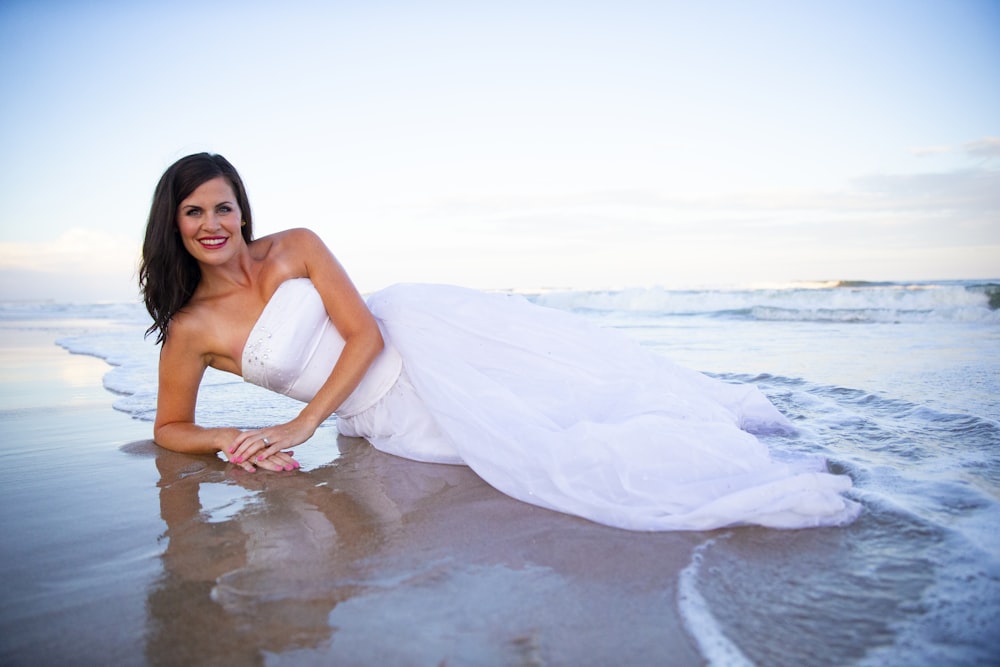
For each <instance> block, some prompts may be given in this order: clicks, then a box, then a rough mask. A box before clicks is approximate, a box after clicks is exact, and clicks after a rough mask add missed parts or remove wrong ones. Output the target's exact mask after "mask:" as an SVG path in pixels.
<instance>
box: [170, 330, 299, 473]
mask: <svg viewBox="0 0 1000 667" xmlns="http://www.w3.org/2000/svg"><path fill="white" fill-rule="evenodd" d="M199 328H200V327H198V322H197V321H191V320H189V319H187V318H185V317H183V316H180V317H175V318H174V320H173V321H172V322H171V325H170V335H168V336H167V338H166V340H165V341H164V342H163V346H162V348H161V349H160V371H159V375H160V378H159V390H158V393H157V398H156V421H155V422H154V424H153V439H154V440H155V441H156V443H157V444H158V445H160V446H161V447H165V448H166V449H170V450H173V451H175V452H184V453H187V454H215V453H216V452H218V451H222V452H223V453H224V454H225V453H226V451H227V450H228V449H229V446H230V444H231V443H232V442H233V440H234V439H235V438H236V437H237V436H239V434H240V430H239V429H236V428H203V427H201V426H198V425H196V424H195V423H194V415H195V404H196V403H197V400H198V387H199V386H200V384H201V378H202V376H203V375H204V374H205V368H207V367H208V355H207V354H205V353H202V352H199V350H198V347H199V346H198V341H199V340H200V337H199V336H198V334H199V332H198V331H197V329H199ZM227 456H228V454H227ZM230 460H231V461H232V462H233V463H236V464H237V465H240V466H241V467H242V468H244V469H245V470H247V471H249V472H253V471H254V464H252V463H251V462H249V461H246V460H243V461H237V460H235V458H232V457H230ZM256 465H260V466H261V467H264V468H267V469H269V470H286V469H287V470H290V469H292V468H294V467H297V463H296V462H295V461H294V460H292V459H291V458H290V456H289V455H288V454H283V455H282V456H280V457H275V458H274V459H273V460H268V461H261V462H257V464H256Z"/></svg>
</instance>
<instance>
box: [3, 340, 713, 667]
mask: <svg viewBox="0 0 1000 667" xmlns="http://www.w3.org/2000/svg"><path fill="white" fill-rule="evenodd" d="M47 336H50V334H40V333H39V332H36V331H31V330H30V327H24V326H22V327H21V328H19V329H11V328H5V329H2V330H0V350H2V352H0V363H2V366H0V399H2V401H3V402H2V404H0V430H2V432H3V433H4V435H5V437H4V438H3V439H2V443H0V457H2V461H3V465H2V466H0V503H2V504H0V506H2V507H3V508H4V509H5V511H4V512H3V513H2V514H0V517H2V518H0V535H2V536H3V538H2V544H0V568H2V575H3V579H4V581H5V582H6V583H7V585H6V590H5V592H4V595H3V598H2V608H0V664H4V665H28V664H56V665H58V664H73V665H91V664H119V665H145V664H151V665H198V664H212V665H218V664H239V665H255V664H265V663H266V664H270V665H311V664H318V665H326V664H338V665H442V664H443V665H608V664H623V665H648V664H670V665H681V666H683V665H697V664H702V662H703V661H702V659H701V657H700V656H699V653H698V651H697V649H696V648H695V645H694V643H693V641H692V640H691V639H690V638H689V637H688V636H687V635H686V634H685V632H684V630H683V628H682V623H681V619H680V616H679V614H678V611H677V586H678V574H679V573H680V571H681V570H682V569H683V568H684V567H685V566H686V565H688V563H690V562H691V558H692V553H693V552H694V549H695V548H696V547H697V545H698V544H700V543H702V542H704V541H705V540H706V539H707V538H708V537H710V535H706V534H704V533H634V532H628V531H622V530H617V529H613V528H607V527H604V526H600V525H597V524H593V523H590V522H588V521H585V520H583V519H578V518H574V517H570V516H565V515H561V514H558V513H555V512H551V511H548V510H544V509H540V508H536V507H532V506H529V505H526V504H523V503H520V502H518V501H515V500H512V499H510V498H507V497H506V496H503V495H502V494H500V493H498V492H496V491H495V490H493V489H492V488H490V487H489V486H488V485H486V484H485V483H483V482H482V481H481V480H480V479H479V478H478V477H477V476H476V475H475V474H474V473H472V472H471V471H470V470H468V469H467V468H464V467H455V466H443V465H433V464H423V463H417V462H413V461H408V460H404V459H399V458H396V457H393V456H390V455H387V454H383V453H381V452H378V451H376V450H374V449H373V448H371V447H370V446H369V445H368V444H367V443H366V442H365V441H363V440H358V439H352V438H344V437H338V435H337V433H336V432H335V431H334V430H332V429H323V430H321V431H320V432H319V433H318V434H317V435H316V436H315V437H314V438H313V440H312V441H310V442H309V443H307V444H305V445H302V446H300V448H299V452H298V453H299V456H300V458H301V460H302V461H303V463H304V466H303V469H302V470H300V471H297V472H295V473H267V472H257V473H254V474H248V473H245V472H243V471H241V470H237V469H234V468H232V467H230V466H228V464H226V463H225V462H223V461H222V460H220V459H217V458H213V457H207V456H205V457H201V456H186V455H181V454H176V453H172V452H168V451H165V450H163V449H160V448H158V447H156V446H155V445H154V444H153V443H152V442H151V441H150V440H149V439H148V438H149V437H150V433H151V425H150V424H149V423H146V422H139V421H135V420H132V419H130V418H129V417H128V416H127V415H125V414H122V413H119V412H116V411H114V410H113V409H112V407H111V405H112V401H113V399H114V397H113V396H112V395H111V394H110V393H108V392H107V391H105V390H104V389H103V388H102V387H101V384H100V378H101V376H102V375H103V373H104V372H105V371H106V370H107V366H106V365H105V364H104V363H103V362H101V361H99V360H97V359H92V358H89V357H81V356H74V355H70V354H69V353H67V352H66V351H64V350H63V349H61V348H59V347H57V346H56V345H55V344H54V340H53V339H52V338H51V337H47Z"/></svg>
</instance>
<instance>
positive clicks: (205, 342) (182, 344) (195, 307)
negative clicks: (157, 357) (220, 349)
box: [163, 300, 215, 363]
mask: <svg viewBox="0 0 1000 667" xmlns="http://www.w3.org/2000/svg"><path fill="white" fill-rule="evenodd" d="M214 330H215V324H214V322H213V318H212V317H211V309H210V308H209V307H208V306H207V305H204V304H201V303H199V302H198V301H194V300H193V301H191V302H189V303H188V304H187V305H185V306H184V308H182V309H181V310H180V311H178V312H177V313H175V314H174V316H173V317H172V318H171V319H170V327H169V334H168V335H167V338H166V340H164V342H163V353H179V352H183V353H184V354H185V356H202V357H204V356H206V355H207V354H208V353H209V351H210V350H211V349H212V338H213V333H212V332H213V331H214ZM206 363H207V362H206Z"/></svg>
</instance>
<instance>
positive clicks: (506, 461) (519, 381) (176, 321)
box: [139, 153, 859, 530]
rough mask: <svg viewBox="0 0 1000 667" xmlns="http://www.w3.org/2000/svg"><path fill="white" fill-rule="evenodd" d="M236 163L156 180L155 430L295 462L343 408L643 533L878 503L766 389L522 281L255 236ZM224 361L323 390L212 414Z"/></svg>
mask: <svg viewBox="0 0 1000 667" xmlns="http://www.w3.org/2000/svg"><path fill="white" fill-rule="evenodd" d="M252 232H253V225H252V219H251V215H250V205H249V202H248V200H247V196H246V191H245V189H244V187H243V183H242V181H241V180H240V177H239V175H238V174H237V172H236V170H235V169H234V168H233V167H232V165H230V164H229V163H228V162H227V161H226V160H225V159H224V158H222V157H221V156H218V155H209V154H204V153H203V154H198V155H191V156H188V157H185V158H182V159H181V160H179V161H178V162H176V163H175V164H174V165H172V166H171V167H170V168H169V169H167V171H166V172H165V173H164V175H163V177H162V178H161V180H160V183H159V184H158V186H157V188H156V193H155V195H154V198H153V205H152V209H151V212H150V217H149V222H148V225H147V228H146V239H145V243H144V245H143V259H142V264H141V268H140V276H139V278H140V285H141V287H142V290H143V294H144V297H145V302H146V306H147V308H148V309H149V312H150V314H151V315H152V317H153V325H152V326H151V327H150V329H149V331H148V332H147V333H152V332H157V335H158V342H161V343H162V348H161V356H160V385H159V394H158V399H157V413H156V422H155V425H154V437H155V439H156V442H157V443H159V444H160V445H162V446H164V447H166V448H168V449H173V450H176V451H183V452H189V453H214V452H218V451H222V452H223V453H224V454H225V455H226V456H227V457H228V458H229V460H230V461H231V462H233V463H234V464H236V465H239V466H242V467H243V468H244V469H246V470H248V471H252V470H254V469H255V468H256V467H260V468H264V469H267V470H292V469H294V468H295V467H297V466H298V464H297V463H296V462H295V460H294V459H293V458H292V455H291V451H290V449H291V448H292V447H294V446H296V445H298V444H300V443H302V442H305V441H306V440H308V439H309V438H310V437H311V436H312V434H313V433H314V432H315V430H316V428H317V427H318V426H319V424H320V423H322V422H323V421H324V420H325V419H327V418H328V417H329V416H330V415H332V414H334V413H336V414H337V425H338V430H339V431H340V432H341V433H344V434H345V435H352V436H360V437H365V438H367V439H368V440H369V441H370V442H371V443H372V444H373V445H374V446H376V447H377V448H379V449H381V450H383V451H386V452H389V453H392V454H397V455H400V456H405V457H408V458H412V459H416V460H421V461H431V462H439V463H464V464H467V465H469V466H471V467H472V468H473V470H475V471H476V472H477V473H478V474H479V475H480V476H481V477H483V478H484V479H485V480H486V481H487V482H489V483H490V484H492V485H493V486H494V487H496V488H498V489H499V490H501V491H503V492H504V493H507V494H508V495H511V496H513V497H515V498H519V499H521V500H524V501H526V502H530V503H533V504H536V505H539V506H542V507H548V508H551V509H555V510H558V511H562V512H567V513H571V514H576V515H579V516H583V517H586V518H589V519H592V520H594V521H598V522H600V523H605V524H608V525H613V526H618V527H622V528H629V529H635V530H671V529H696V530H702V529H711V528H717V527H721V526H727V525H737V524H748V523H753V524H760V525H767V526H776V527H789V528H793V527H803V526H815V525H837V524H843V523H846V522H849V521H851V520H853V518H854V517H855V516H856V515H857V513H858V510H859V508H858V505H857V504H856V503H854V502H852V501H850V500H847V499H845V498H843V497H842V496H841V492H843V491H845V490H846V489H848V488H849V487H850V485H851V482H850V480H849V479H848V478H847V477H844V476H837V475H831V474H828V473H826V472H823V465H824V464H822V462H819V463H818V464H817V462H815V461H812V462H803V463H800V464H797V465H793V464H788V463H778V462H775V461H772V460H771V459H770V457H769V455H768V453H767V450H766V448H765V447H764V446H763V445H762V444H761V443H760V442H759V441H758V440H757V439H756V438H755V437H754V436H752V435H750V434H749V433H748V432H746V430H744V429H747V430H750V429H753V430H757V431H767V430H772V431H774V430H783V431H790V430H792V427H791V424H790V423H789V422H788V421H787V420H786V419H785V418H784V417H783V416H782V415H781V414H780V413H778V411H777V410H776V409H775V408H774V407H773V406H772V405H771V404H770V403H769V402H768V401H767V399H766V398H764V396H763V395H762V394H761V393H760V392H759V391H757V390H756V388H754V387H751V386H748V385H732V384H726V383H722V382H719V381H717V380H714V379H711V378H708V377H706V376H704V375H702V374H700V373H696V372H694V371H690V370H687V369H683V368H680V367H678V366H676V365H673V364H671V363H670V362H668V361H666V360H665V359H662V358H661V357H659V356H657V355H655V354H653V353H651V352H649V351H647V350H645V349H644V348H642V347H640V346H639V345H638V344H636V343H635V342H633V341H632V340H630V339H628V338H627V337H625V336H624V335H622V334H620V333H618V332H615V331H611V330H607V329H602V328H599V327H595V326H592V325H589V324H588V323H586V322H584V321H582V320H580V319H579V318H576V317H574V316H572V315H569V314H567V313H563V312H560V311H555V310H551V309H546V308H540V307H537V306H534V305H531V304H530V303H528V302H527V301H525V300H524V299H521V298H519V297H515V296H509V295H508V296H505V295H490V294H482V293H478V292H474V291H471V290H465V289H462V288H457V287H447V286H427V285H400V286H394V287H391V288H389V289H386V290H383V291H381V292H378V293H376V294H375V295H373V296H372V297H371V298H370V299H369V301H368V303H367V304H366V303H365V301H364V300H363V299H362V298H361V296H360V295H359V294H358V292H357V290H356V289H355V288H354V286H353V284H352V283H351V281H350V279H349V278H348V276H347V274H346V273H345V272H344V270H343V268H342V267H341V266H340V264H339V263H338V262H337V261H336V259H335V258H334V257H333V255H332V254H330V252H329V251H328V250H327V248H326V246H324V245H323V243H322V241H321V240H320V239H319V238H318V237H317V236H316V235H315V234H313V233H312V232H309V231H307V230H303V229H293V230H289V231H286V232H281V233H278V234H273V235H270V236H266V237H264V238H261V239H257V240H254V238H253V233H252ZM208 366H212V367H213V368H217V369H219V370H224V371H228V372H231V373H235V374H237V375H241V376H243V377H244V379H245V380H247V381H250V382H253V383H255V384H259V385H261V386H264V387H267V388H269V389H273V390H275V391H280V392H282V393H285V394H287V395H290V396H293V397H294V398H298V399H300V400H302V401H303V402H305V403H306V405H305V407H304V408H303V409H302V411H301V413H300V414H299V415H298V416H297V417H296V418H295V419H292V420H291V421H289V422H287V423H285V424H277V425H273V426H268V427H266V428H263V429H255V430H248V431H243V432H241V431H239V430H237V429H226V428H218V429H206V428H201V427H199V426H197V425H196V424H195V420H194V413H195V402H196V397H197V392H198V386H199V383H200V380H201V377H202V375H203V373H204V371H205V369H206V368H207V367H208Z"/></svg>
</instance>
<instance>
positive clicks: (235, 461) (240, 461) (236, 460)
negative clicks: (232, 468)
mask: <svg viewBox="0 0 1000 667" xmlns="http://www.w3.org/2000/svg"><path fill="white" fill-rule="evenodd" d="M233 463H243V457H240V456H237V457H236V458H235V459H233Z"/></svg>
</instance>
